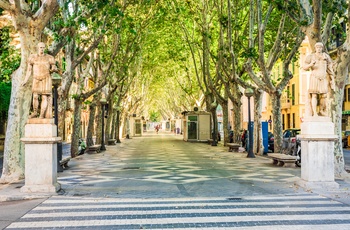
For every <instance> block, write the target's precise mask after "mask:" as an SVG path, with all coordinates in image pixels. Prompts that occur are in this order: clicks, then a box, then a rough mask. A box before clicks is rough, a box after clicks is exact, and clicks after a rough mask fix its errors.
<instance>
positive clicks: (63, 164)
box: [60, 157, 71, 169]
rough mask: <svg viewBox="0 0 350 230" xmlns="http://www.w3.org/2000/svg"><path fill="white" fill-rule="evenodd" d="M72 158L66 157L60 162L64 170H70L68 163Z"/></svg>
mask: <svg viewBox="0 0 350 230" xmlns="http://www.w3.org/2000/svg"><path fill="white" fill-rule="evenodd" d="M70 159H71V157H66V158H64V159H62V160H60V165H61V166H62V168H63V169H66V168H68V162H69V161H70Z"/></svg>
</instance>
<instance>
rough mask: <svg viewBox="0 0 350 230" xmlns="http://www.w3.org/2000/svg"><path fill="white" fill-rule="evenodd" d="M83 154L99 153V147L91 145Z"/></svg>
mask: <svg viewBox="0 0 350 230" xmlns="http://www.w3.org/2000/svg"><path fill="white" fill-rule="evenodd" d="M85 152H86V153H90V154H93V153H99V152H101V145H91V146H89V147H87V148H86V149H85Z"/></svg>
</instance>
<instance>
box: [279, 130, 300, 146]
mask: <svg viewBox="0 0 350 230" xmlns="http://www.w3.org/2000/svg"><path fill="white" fill-rule="evenodd" d="M299 134H300V129H296V128H293V129H286V130H284V132H283V143H282V149H287V148H289V149H292V147H293V146H294V145H295V143H296V137H297V135H299Z"/></svg>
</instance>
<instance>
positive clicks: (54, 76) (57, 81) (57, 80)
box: [52, 73, 63, 172]
mask: <svg viewBox="0 0 350 230" xmlns="http://www.w3.org/2000/svg"><path fill="white" fill-rule="evenodd" d="M61 81H62V77H61V76H60V75H59V74H58V73H53V74H52V85H53V105H54V109H55V113H54V116H55V120H54V121H55V125H56V128H57V135H58V91H57V88H58V86H59V85H60V84H61ZM61 160H62V142H58V143H57V172H63V168H62V166H61V164H60V161H61Z"/></svg>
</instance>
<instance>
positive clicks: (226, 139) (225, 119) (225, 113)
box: [221, 100, 230, 146]
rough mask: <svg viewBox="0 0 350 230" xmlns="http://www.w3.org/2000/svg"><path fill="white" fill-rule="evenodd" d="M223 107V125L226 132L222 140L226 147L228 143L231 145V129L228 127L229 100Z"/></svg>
mask: <svg viewBox="0 0 350 230" xmlns="http://www.w3.org/2000/svg"><path fill="white" fill-rule="evenodd" d="M221 107H222V115H223V117H222V123H223V130H224V137H223V138H222V140H223V141H224V146H226V144H227V143H230V136H229V133H230V127H229V125H228V123H229V122H228V104H227V100H226V103H223V104H221Z"/></svg>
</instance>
